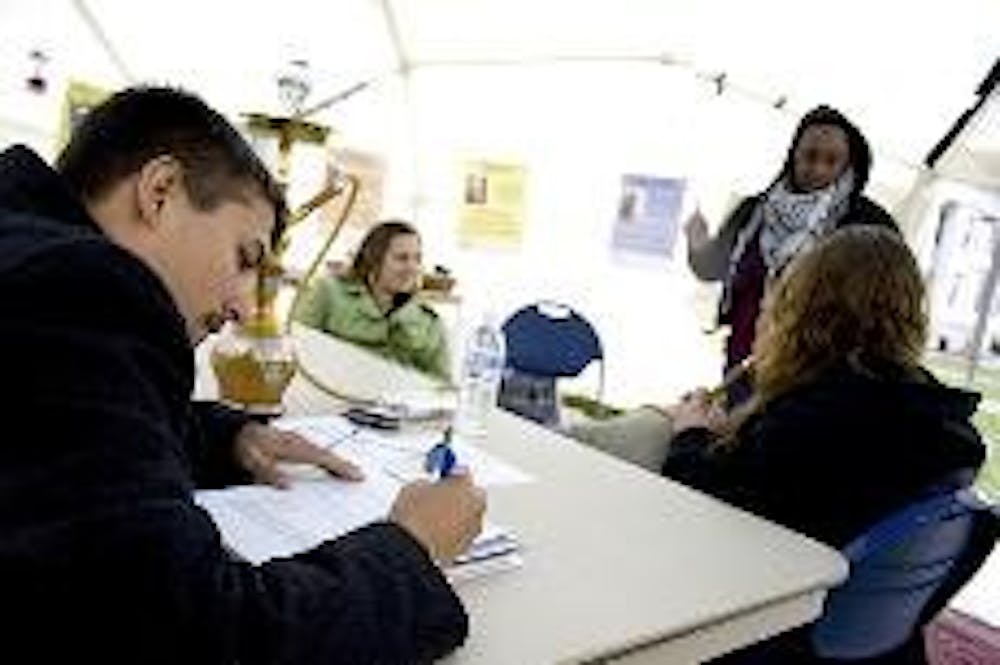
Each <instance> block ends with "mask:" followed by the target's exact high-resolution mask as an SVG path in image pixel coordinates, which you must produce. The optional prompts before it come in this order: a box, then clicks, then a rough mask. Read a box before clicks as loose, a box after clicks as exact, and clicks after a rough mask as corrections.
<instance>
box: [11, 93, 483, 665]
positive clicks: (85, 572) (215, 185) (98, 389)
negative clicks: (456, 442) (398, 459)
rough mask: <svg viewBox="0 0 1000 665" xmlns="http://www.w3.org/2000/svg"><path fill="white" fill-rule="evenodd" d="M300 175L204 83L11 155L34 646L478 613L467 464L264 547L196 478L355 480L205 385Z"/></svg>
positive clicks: (14, 613)
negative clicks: (463, 473) (45, 153)
mask: <svg viewBox="0 0 1000 665" xmlns="http://www.w3.org/2000/svg"><path fill="white" fill-rule="evenodd" d="M283 210H284V203H283V200H282V196H281V192H280V190H279V188H278V187H277V186H276V185H275V183H274V181H273V180H272V179H271V177H270V176H269V174H268V173H267V171H266V169H265V168H264V166H263V165H262V164H261V162H260V161H259V160H258V159H257V157H256V156H254V154H253V153H252V151H251V150H250V149H249V147H248V146H247V145H246V143H245V142H244V141H243V140H242V139H241V138H240V136H239V135H238V134H237V132H236V131H235V130H234V129H233V128H232V127H231V126H230V125H229V124H228V123H227V122H226V121H225V120H224V119H223V118H222V117H221V116H220V115H219V114H218V113H216V112H215V111H213V110H212V109H210V108H209V107H208V106H206V105H205V104H204V103H203V102H202V101H201V100H199V99H197V98H195V97H193V96H190V95H187V94H185V93H181V92H178V91H175V90H171V89H165V88H136V89H131V90H126V91H124V92H122V93H119V94H118V95H115V96H114V97H113V98H111V99H110V100H109V101H108V102H106V103H105V104H104V105H102V106H100V107H98V108H96V109H95V110H94V111H92V112H91V114H90V115H89V116H88V117H87V118H86V120H85V121H84V123H83V124H82V125H81V126H80V127H79V129H78V130H77V132H76V134H75V135H74V137H73V139H72V140H71V142H70V144H69V145H68V146H67V147H66V149H65V151H64V152H63V153H62V155H60V157H59V159H58V161H57V168H56V171H53V170H52V169H50V168H49V167H48V166H46V165H45V163H44V162H42V161H41V160H40V159H39V158H38V157H37V156H36V155H35V154H34V153H32V152H31V151H29V150H28V149H26V148H23V147H14V148H11V149H9V150H7V151H6V152H3V153H0V303H2V307H3V315H2V317H0V348H3V350H4V353H5V358H4V360H5V369H6V372H5V373H4V379H3V382H2V386H3V387H2V388H0V396H2V400H3V404H4V405H5V406H6V407H7V410H6V413H5V425H6V431H7V434H6V435H5V436H4V437H3V443H2V444H0V598H2V601H0V603H2V604H3V606H4V607H3V609H4V612H3V614H4V616H5V617H7V618H6V619H5V622H4V629H3V631H2V634H3V636H4V640H3V641H4V647H5V650H6V651H8V652H11V653H25V654H30V655H31V660H32V661H33V662H98V663H102V664H106V663H125V662H128V663H172V664H175V665H176V664H180V663H234V662H239V663H243V664H246V663H279V662H280V663H298V664H309V663H375V662H378V663H404V662H405V663H409V662H424V661H429V660H432V659H434V658H437V657H439V656H442V655H444V654H446V653H448V652H449V651H451V650H452V649H454V648H455V647H456V646H457V645H459V644H460V643H461V642H462V641H463V639H464V638H465V635H466V633H467V618H466V616H465V613H464V611H463V609H462V606H461V604H460V603H459V601H458V599H457V597H456V596H455V595H454V593H453V591H452V589H451V588H450V587H449V586H448V584H447V582H446V581H445V579H444V577H443V576H442V575H441V573H440V571H439V569H438V567H437V565H436V564H435V560H436V561H438V562H447V561H449V560H451V559H452V558H453V557H455V556H456V555H458V554H459V553H460V552H462V551H463V550H464V549H465V548H466V547H467V546H468V544H469V543H470V542H471V541H472V539H473V538H474V536H475V535H476V534H477V533H478V531H479V529H480V526H481V518H482V513H483V509H484V498H483V494H482V492H481V490H479V489H478V488H475V487H474V486H473V485H472V483H471V480H470V479H469V478H468V477H464V478H463V477H457V478H451V479H448V480H444V481H442V482H440V483H435V484H427V483H423V484H415V485H411V486H408V487H406V488H404V489H403V490H402V492H401V493H400V496H399V497H398V498H397V501H396V503H395V505H394V506H393V508H392V510H391V513H390V515H389V517H388V519H387V521H385V522H382V523H377V524H373V525H370V526H367V527H364V528H362V529H359V530H358V531H355V532H353V533H350V534H348V535H346V536H344V537H343V538H340V539H337V540H335V541H331V542H327V543H324V544H322V545H320V546H319V547H317V548H315V549H313V550H311V551H309V552H305V553H303V554H301V555H298V556H295V557H292V558H289V559H284V560H275V561H272V562H268V563H266V564H264V565H261V566H251V565H249V564H247V563H244V562H239V561H235V560H233V559H232V558H231V557H230V556H228V555H227V553H226V552H225V551H224V550H223V548H222V546H221V544H220V540H219V534H218V531H217V530H216V528H215V526H214V524H213V523H212V522H211V520H210V519H209V517H208V516H207V514H206V513H204V512H203V511H202V510H201V509H200V508H198V507H197V506H196V505H195V504H194V503H193V500H192V492H193V491H194V489H195V488H197V487H205V486H220V485H225V484H230V483H237V482H245V481H250V480H254V479H256V480H263V481H267V482H274V483H279V484H280V482H281V480H282V479H281V477H280V475H278V474H277V471H276V467H275V464H276V463H277V462H279V461H283V460H284V461H297V462H314V463H317V464H320V465H322V466H324V467H326V468H327V469H329V470H330V471H331V472H333V473H335V474H338V475H342V476H346V477H348V478H354V479H355V480H357V479H358V477H359V475H360V474H359V472H358V470H357V469H356V468H355V467H353V466H352V465H350V464H349V463H347V462H346V461H344V460H342V459H340V458H338V457H336V456H334V455H332V454H331V453H327V452H324V451H322V450H320V449H319V448H317V447H314V446H312V445H311V444H309V443H308V442H306V441H305V440H303V439H300V438H297V437H295V436H294V435H288V434H282V433H279V432H277V431H276V430H273V429H271V428H268V427H264V426H261V425H257V424H251V423H249V422H248V421H247V420H245V419H244V418H243V417H242V416H240V415H238V414H236V413H235V412H232V411H229V410H227V409H224V408H223V407H221V406H219V405H210V404H193V403H191V402H190V400H189V396H190V394H191V390H192V385H193V373H194V363H193V356H192V346H193V345H194V344H197V343H198V342H199V341H200V340H201V339H202V338H203V337H204V336H205V335H206V334H207V333H208V332H209V331H211V330H213V329H216V328H217V327H218V326H219V325H221V324H222V323H223V322H225V321H226V320H227V319H233V318H239V317H240V316H241V315H242V314H244V313H245V310H246V308H247V307H248V301H249V299H250V296H251V295H252V285H253V280H254V273H255V268H256V266H257V265H258V264H259V262H260V261H261V259H262V258H263V257H264V255H265V253H266V252H267V251H268V246H269V243H270V238H273V237H275V236H276V235H277V234H276V231H278V230H279V229H278V228H276V227H278V225H280V224H281V223H282V221H283V220H282V211H283Z"/></svg>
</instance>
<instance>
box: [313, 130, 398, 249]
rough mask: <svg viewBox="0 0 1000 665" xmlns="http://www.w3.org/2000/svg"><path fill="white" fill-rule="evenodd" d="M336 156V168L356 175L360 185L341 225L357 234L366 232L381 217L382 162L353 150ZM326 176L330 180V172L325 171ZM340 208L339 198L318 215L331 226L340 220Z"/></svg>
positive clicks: (383, 177) (376, 157)
mask: <svg viewBox="0 0 1000 665" xmlns="http://www.w3.org/2000/svg"><path fill="white" fill-rule="evenodd" d="M336 156H337V167H338V168H339V169H342V170H343V171H345V172H347V173H352V174H354V175H355V176H357V178H358V181H359V183H360V185H361V187H360V189H359V190H358V196H357V199H356V200H355V201H354V207H353V208H351V213H350V215H349V216H348V217H347V220H346V222H345V224H346V225H347V226H348V227H349V228H351V227H353V228H354V229H357V230H358V232H361V233H363V232H366V231H367V230H368V229H370V228H371V227H372V226H374V225H375V223H376V222H377V221H379V220H380V219H381V217H382V201H383V190H384V188H385V161H384V160H383V159H382V158H381V157H380V156H378V155H376V154H373V153H370V152H364V151H362V150H357V149H354V148H343V149H340V150H338V151H337V153H336ZM327 177H328V178H331V177H333V171H332V169H330V170H329V171H328V174H327ZM343 207H344V202H343V198H342V197H341V198H337V199H335V200H333V201H331V202H329V203H327V204H326V205H324V206H323V213H322V214H323V219H324V222H325V223H327V224H329V225H332V224H334V223H335V222H336V221H337V220H338V219H339V218H340V215H341V211H342V210H343Z"/></svg>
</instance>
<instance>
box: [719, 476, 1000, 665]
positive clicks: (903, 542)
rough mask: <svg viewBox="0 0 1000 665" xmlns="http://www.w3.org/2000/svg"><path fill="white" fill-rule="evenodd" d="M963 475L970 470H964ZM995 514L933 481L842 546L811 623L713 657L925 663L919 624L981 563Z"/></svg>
mask: <svg viewBox="0 0 1000 665" xmlns="http://www.w3.org/2000/svg"><path fill="white" fill-rule="evenodd" d="M966 475H968V474H966ZM998 535H1000V515H998V513H997V508H996V507H991V506H989V505H987V504H985V503H983V502H981V501H980V500H979V499H977V498H976V497H975V495H974V494H973V493H972V492H971V491H970V490H969V489H968V488H967V487H966V486H965V485H964V484H963V485H962V487H961V488H959V489H956V486H955V484H954V483H950V484H943V485H939V486H937V487H936V488H935V489H934V490H933V491H931V492H929V493H927V494H924V495H923V496H922V498H921V499H919V500H917V501H916V502H915V503H913V504H911V505H909V506H907V507H905V508H902V509H900V510H899V511H897V512H895V513H894V514H892V515H890V516H889V517H887V518H886V519H884V520H882V521H880V522H879V523H877V524H875V525H874V526H873V527H871V528H870V529H869V530H868V531H866V532H865V533H864V534H863V535H861V536H860V537H858V538H857V539H855V540H854V541H852V542H851V543H850V544H849V545H848V546H847V547H846V548H845V549H844V550H843V553H844V555H845V556H846V557H847V558H848V560H849V561H850V564H851V572H850V575H849V577H848V579H847V581H846V582H845V583H844V584H843V585H841V586H840V587H838V588H836V589H833V590H832V591H831V592H830V593H829V594H828V595H827V599H826V604H825V606H824V609H823V614H822V616H821V617H820V618H819V619H818V620H817V621H816V622H815V623H813V624H811V625H809V626H804V627H802V628H799V629H796V630H793V631H790V632H789V633H785V634H783V635H779V636H777V637H775V638H773V639H771V640H767V641H765V642H762V643H760V644H758V645H754V646H753V647H750V648H748V649H745V650H743V651H740V652H736V653H734V654H731V655H729V656H724V657H722V658H720V659H718V661H717V662H718V663H720V664H721V663H725V664H726V665H735V664H737V663H738V664H739V665H751V664H753V665H758V664H763V663H782V664H786V665H794V664H799V665H819V664H821V663H827V664H829V663H845V662H849V663H857V664H861V663H866V664H868V665H904V664H905V665H914V664H918V663H926V657H925V655H924V642H923V633H922V629H923V627H924V625H926V624H927V623H929V622H930V621H931V620H932V619H933V618H934V617H935V616H936V615H937V613H938V612H940V611H941V610H942V609H943V608H944V607H945V605H946V604H947V603H948V601H949V600H950V599H951V597H952V596H953V595H955V594H956V593H957V592H958V591H959V590H960V589H961V588H962V587H963V586H965V583H966V582H968V581H969V579H970V578H971V577H972V576H973V575H974V574H975V573H976V571H977V570H978V569H979V568H980V566H982V564H983V562H984V561H985V560H986V558H987V557H988V556H989V555H990V553H991V552H992V550H993V547H994V546H995V545H996V542H997V537H998Z"/></svg>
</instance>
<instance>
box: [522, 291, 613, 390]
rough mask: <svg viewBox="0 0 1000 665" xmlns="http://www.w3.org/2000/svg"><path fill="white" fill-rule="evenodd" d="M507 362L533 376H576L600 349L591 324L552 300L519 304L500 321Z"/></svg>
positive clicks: (596, 356)
mask: <svg viewBox="0 0 1000 665" xmlns="http://www.w3.org/2000/svg"><path fill="white" fill-rule="evenodd" d="M503 332H504V336H505V338H506V342H507V365H508V366H509V367H512V368H513V369H515V370H518V371H521V372H524V373H527V374H531V375H534V376H548V377H560V376H577V375H578V374H579V373H580V372H582V371H583V370H584V368H585V367H586V366H587V365H589V364H590V363H591V361H593V360H597V359H603V358H604V350H603V348H602V347H601V340H600V339H599V338H598V336H597V332H596V331H595V330H594V327H593V326H592V325H590V322H588V321H587V320H586V319H585V318H583V317H582V316H580V314H579V313H577V312H576V311H574V310H573V309H572V308H570V307H567V306H565V305H559V304H555V303H544V302H543V303H536V304H534V305H528V306H527V307H522V308H521V309H519V310H518V311H516V312H515V313H514V314H513V315H511V317H510V318H509V319H507V321H506V322H505V323H504V324H503Z"/></svg>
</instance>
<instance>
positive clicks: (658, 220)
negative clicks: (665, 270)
mask: <svg viewBox="0 0 1000 665" xmlns="http://www.w3.org/2000/svg"><path fill="white" fill-rule="evenodd" d="M684 189H685V181H684V180H681V179H678V178H660V177H656V176H650V175H624V176H622V182H621V193H620V194H619V197H618V205H617V214H616V215H615V222H614V228H613V231H612V235H611V247H612V249H614V250H616V251H623V252H632V253H637V254H645V255H652V256H658V257H669V256H670V255H671V254H672V253H673V251H674V242H675V241H676V239H677V229H678V226H679V223H680V219H679V218H680V213H681V204H682V203H683V200H684Z"/></svg>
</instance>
